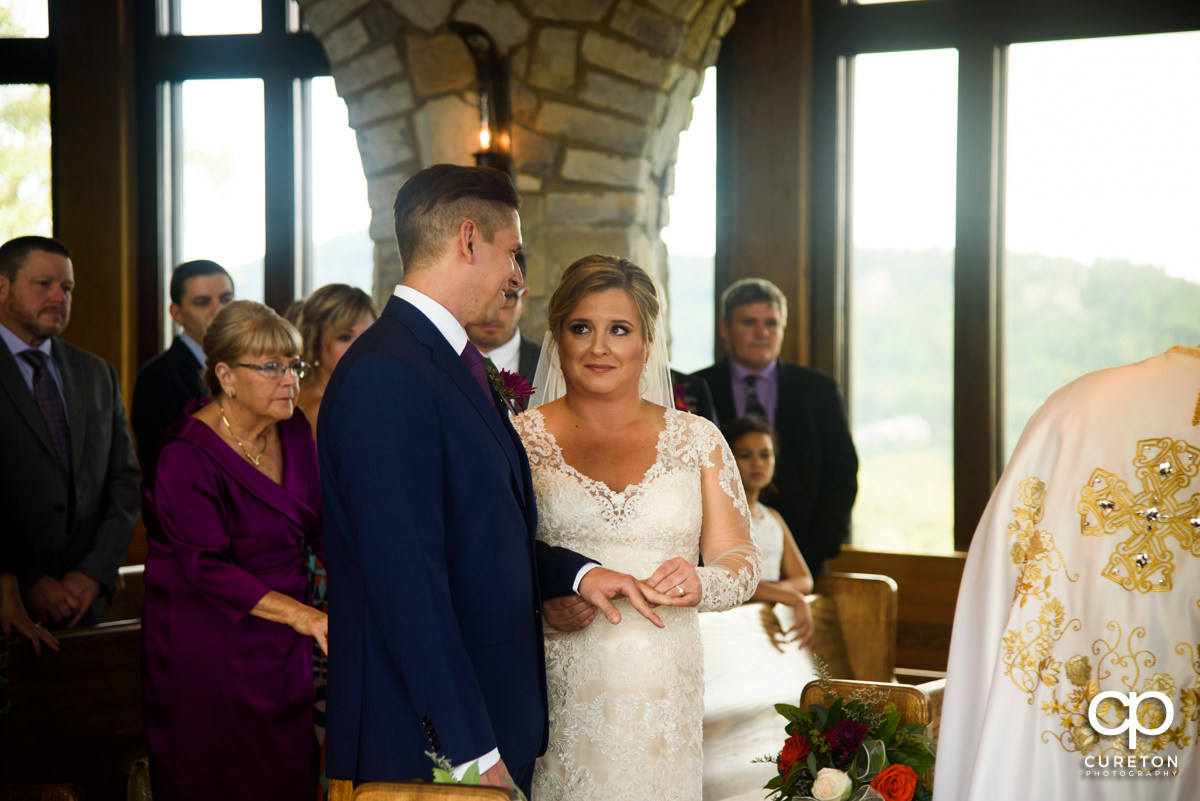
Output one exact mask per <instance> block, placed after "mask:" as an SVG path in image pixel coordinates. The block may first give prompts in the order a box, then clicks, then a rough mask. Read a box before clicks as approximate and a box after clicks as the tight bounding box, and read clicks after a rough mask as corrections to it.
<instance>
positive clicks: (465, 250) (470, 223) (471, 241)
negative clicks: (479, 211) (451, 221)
mask: <svg viewBox="0 0 1200 801" xmlns="http://www.w3.org/2000/svg"><path fill="white" fill-rule="evenodd" d="M478 235H479V226H477V225H475V221H474V220H463V221H462V224H461V225H459V226H458V235H457V236H455V237H454V246H455V250H456V251H457V253H458V256H459V258H461V259H463V260H464V261H473V260H474V258H475V237H477V236H478Z"/></svg>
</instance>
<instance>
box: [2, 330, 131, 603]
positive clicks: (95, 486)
mask: <svg viewBox="0 0 1200 801" xmlns="http://www.w3.org/2000/svg"><path fill="white" fill-rule="evenodd" d="M52 342H53V345H52V346H51V347H52V348H53V352H54V359H55V361H56V362H57V363H58V367H59V370H60V372H61V373H62V381H63V394H64V395H65V396H66V406H67V423H68V426H69V427H70V431H71V465H72V468H73V473H74V475H73V481H68V480H67V476H66V474H65V472H64V471H63V470H62V467H61V466H60V465H59V462H58V459H57V458H56V457H55V455H54V449H53V446H52V445H51V442H50V434H49V432H48V431H47V429H46V424H45V422H44V421H43V419H42V414H41V411H40V410H39V409H38V406H37V402H36V401H35V400H34V398H33V393H32V392H30V390H29V387H28V385H26V383H25V380H24V379H23V378H22V377H21V372H20V369H19V368H18V367H17V364H16V361H15V359H14V358H13V355H12V354H11V353H9V350H8V348H6V347H4V346H3V345H0V442H2V443H3V449H4V457H3V458H0V509H3V510H4V511H3V513H2V514H3V517H2V519H3V524H2V525H3V528H2V529H0V531H2V535H0V552H3V555H2V556H3V558H2V559H0V561H3V562H5V563H7V569H9V570H10V572H14V573H16V574H17V577H18V579H19V581H20V584H21V588H22V589H26V588H28V587H29V586H30V585H31V584H33V583H34V582H35V581H37V579H38V578H40V577H41V576H42V575H43V574H45V575H49V576H51V577H53V578H56V579H60V578H62V577H63V576H64V575H65V574H66V573H68V572H69V571H71V570H78V571H80V572H81V573H85V574H87V575H88V576H91V577H92V578H94V579H96V581H98V582H100V584H101V586H102V587H103V588H104V590H105V591H106V592H111V591H112V589H113V584H114V582H115V581H116V578H117V568H119V567H120V566H121V562H122V561H124V559H125V552H126V551H127V550H128V549H129V540H130V537H132V536H133V529H134V526H135V525H136V524H137V519H138V485H139V482H140V479H141V474H140V473H139V472H138V466H137V461H136V460H135V458H134V455H133V443H132V442H131V441H130V439H129V430H128V428H127V427H126V424H125V406H124V404H123V403H122V402H121V390H120V387H119V385H118V383H117V372H116V370H114V369H113V367H112V365H110V364H108V363H106V362H105V361H103V360H102V359H100V358H98V357H96V356H94V355H92V354H90V353H88V352H87V351H85V350H81V349H80V348H77V347H75V346H73V345H68V344H67V343H65V342H62V341H60V340H58V339H54V340H52ZM72 490H73V493H72ZM93 608H94V609H96V610H100V609H103V602H98V603H97V604H96V605H95V606H94V607H93ZM90 619H91V616H89V618H85V621H87V620H90Z"/></svg>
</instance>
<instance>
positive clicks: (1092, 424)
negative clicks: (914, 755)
mask: <svg viewBox="0 0 1200 801" xmlns="http://www.w3.org/2000/svg"><path fill="white" fill-rule="evenodd" d="M1198 395H1200V350H1197V349H1193V348H1183V347H1176V348H1172V349H1171V350H1169V351H1167V352H1166V353H1164V354H1163V355H1161V356H1156V357H1154V358H1151V359H1147V360H1146V361H1143V362H1139V363H1137V364H1132V365H1127V366H1124V367H1115V368H1112V369H1108V370H1101V371H1098V372H1095V373H1091V374H1088V375H1085V376H1083V377H1082V378H1080V379H1078V380H1076V381H1073V382H1072V383H1070V384H1068V385H1067V386H1065V387H1063V388H1062V389H1060V390H1058V391H1057V392H1056V393H1054V394H1053V395H1051V396H1050V398H1049V399H1048V400H1047V401H1046V403H1045V404H1044V405H1043V406H1042V407H1041V409H1039V410H1038V411H1037V413H1035V414H1034V416H1033V417H1032V418H1031V419H1030V421H1029V424H1028V425H1027V426H1026V428H1025V432H1024V433H1023V434H1022V436H1021V440H1020V442H1019V443H1018V445H1017V447H1016V450H1015V451H1014V453H1013V456H1012V460H1011V461H1010V463H1009V465H1008V467H1007V469H1006V470H1005V472H1004V475H1003V476H1002V478H1001V479H1000V482H999V484H998V485H997V487H996V490H995V492H994V493H993V494H992V498H991V501H990V502H989V503H988V506H987V509H986V510H985V511H984V514H983V518H982V520H981V521H980V523H979V528H978V529H977V530H976V532H975V537H974V539H973V540H972V543H971V550H970V553H969V555H968V557H967V562H966V567H965V570H964V573H963V580H962V585H961V589H960V591H959V597H958V605H957V609H956V611H955V617H954V635H953V638H952V640H951V645H950V661H949V666H948V670H947V678H946V694H945V698H944V707H943V717H942V721H941V730H940V733H939V738H938V754H937V768H936V774H935V775H936V778H935V785H934V801H1005V800H1006V799H1012V801H1027V799H1075V798H1080V799H1082V798H1087V799H1114V800H1115V799H1120V800H1121V801H1129V799H1154V801H1160V800H1163V799H1195V798H1200V764H1198V763H1197V759H1196V754H1197V750H1196V738H1197V718H1198V716H1200V426H1198V425H1196V422H1197V421H1198V420H1197V419H1196V418H1197V417H1198V416H1200V405H1198ZM1148 692H1155V693H1159V694H1161V695H1159V696H1147V697H1144V698H1141V699H1140V701H1139V702H1138V703H1137V705H1136V713H1134V715H1136V717H1135V718H1132V719H1131V713H1130V711H1129V710H1130V706H1131V700H1133V699H1131V698H1130V696H1131V694H1138V695H1141V694H1144V693H1148ZM1097 696H1104V697H1102V698H1101V699H1100V700H1098V701H1095V699H1096V698H1097ZM1163 698H1165V699H1166V701H1167V702H1166V703H1164V702H1163V700H1161V699H1163ZM1093 701H1095V703H1093ZM1098 730H1105V731H1109V732H1119V733H1117V734H1103V733H1101V732H1100V731H1098ZM1131 730H1132V731H1133V733H1134V734H1135V737H1134V744H1133V747H1132V748H1131V747H1130V733H1131ZM1147 732H1157V733H1154V734H1149V733H1147Z"/></svg>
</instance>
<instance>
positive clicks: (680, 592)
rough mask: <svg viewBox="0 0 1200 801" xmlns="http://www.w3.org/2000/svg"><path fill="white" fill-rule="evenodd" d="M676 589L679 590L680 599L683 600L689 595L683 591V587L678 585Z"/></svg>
mask: <svg viewBox="0 0 1200 801" xmlns="http://www.w3.org/2000/svg"><path fill="white" fill-rule="evenodd" d="M675 589H677V590H679V597H680V598H682V597H683V596H685V595H687V593H685V592H684V591H683V587H682V586H681V585H676V586H675Z"/></svg>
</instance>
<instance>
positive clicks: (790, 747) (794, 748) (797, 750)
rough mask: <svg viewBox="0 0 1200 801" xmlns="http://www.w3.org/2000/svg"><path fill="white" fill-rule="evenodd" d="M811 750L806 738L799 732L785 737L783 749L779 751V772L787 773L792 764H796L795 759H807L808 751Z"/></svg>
mask: <svg viewBox="0 0 1200 801" xmlns="http://www.w3.org/2000/svg"><path fill="white" fill-rule="evenodd" d="M810 750H812V749H811V746H809V744H808V738H807V737H805V736H803V735H801V734H793V735H792V736H791V737H789V738H787V741H786V742H784V744H783V750H782V751H780V752H779V772H780V773H783V774H787V772H788V771H789V770H791V769H792V765H794V764H796V761H797V760H800V759H807V758H808V752H809V751H810Z"/></svg>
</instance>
